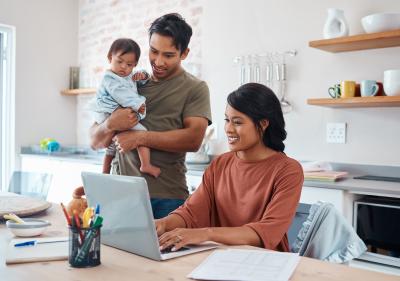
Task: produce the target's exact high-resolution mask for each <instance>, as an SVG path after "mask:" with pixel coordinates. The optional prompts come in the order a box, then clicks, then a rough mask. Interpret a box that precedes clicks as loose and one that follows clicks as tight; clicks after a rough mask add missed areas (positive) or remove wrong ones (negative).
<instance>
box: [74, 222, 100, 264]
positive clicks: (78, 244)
mask: <svg viewBox="0 0 400 281" xmlns="http://www.w3.org/2000/svg"><path fill="white" fill-rule="evenodd" d="M101 226H102V225H99V226H94V227H88V228H76V227H75V226H70V227H69V247H68V248H69V254H68V261H69V264H70V265H71V266H72V267H93V266H97V265H99V264H100V263H101V262H100V229H101ZM79 232H81V233H82V236H83V237H84V239H83V241H81V234H80V233H79Z"/></svg>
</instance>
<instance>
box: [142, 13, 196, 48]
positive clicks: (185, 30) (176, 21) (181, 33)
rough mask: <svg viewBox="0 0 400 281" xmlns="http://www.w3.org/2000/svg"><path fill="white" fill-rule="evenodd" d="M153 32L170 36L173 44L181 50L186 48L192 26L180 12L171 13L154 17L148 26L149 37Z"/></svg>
mask: <svg viewBox="0 0 400 281" xmlns="http://www.w3.org/2000/svg"><path fill="white" fill-rule="evenodd" d="M153 33H157V34H160V35H163V36H168V37H171V38H172V40H173V42H174V46H175V47H176V48H177V49H178V50H179V51H180V52H181V54H182V53H183V52H184V51H185V50H186V49H187V47H188V45H189V41H190V37H192V28H191V27H190V25H188V24H187V22H186V21H185V20H184V19H183V18H182V16H181V15H180V14H177V13H172V14H166V15H164V16H161V17H159V18H158V19H156V20H155V21H154V22H153V23H152V24H151V26H150V28H149V35H150V38H151V36H152V35H153Z"/></svg>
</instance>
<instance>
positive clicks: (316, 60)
mask: <svg viewBox="0 0 400 281" xmlns="http://www.w3.org/2000/svg"><path fill="white" fill-rule="evenodd" d="M327 8H341V9H343V10H344V11H345V17H346V19H347V21H348V23H349V26H350V35H353V34H359V33H362V32H363V30H362V26H361V22H360V19H361V18H362V17H363V16H365V15H368V14H372V13H375V12H383V11H392V12H400V1H397V0H382V1H373V0H352V1H345V0H335V1H333V0H329V1H311V0H303V1H293V0H280V1H272V0H249V1H230V0H219V1H212V0H204V12H203V13H204V14H203V20H202V24H203V27H202V32H203V33H202V36H203V38H202V54H203V65H202V69H203V78H204V79H205V80H206V81H207V82H208V84H209V87H210V90H211V95H212V112H213V119H214V122H217V123H218V129H219V133H218V138H219V140H218V141H214V145H213V152H214V153H220V152H223V151H224V150H225V149H226V148H225V137H224V134H223V118H224V117H223V113H224V109H225V101H226V96H227V95H228V94H229V93H230V92H231V91H232V90H234V89H235V88H236V87H237V86H238V85H239V81H238V79H237V77H238V75H237V71H238V69H237V68H235V66H234V63H233V58H234V57H235V56H238V55H244V54H252V53H265V52H268V51H286V50H289V49H297V50H298V55H297V56H296V57H294V58H291V59H288V80H289V81H288V93H287V98H288V99H289V100H290V102H291V103H292V104H293V106H294V110H293V111H292V112H291V113H289V114H286V115H285V119H286V122H287V131H288V139H287V141H286V144H287V149H286V152H287V154H288V155H290V156H292V157H294V158H297V159H301V160H329V161H335V162H347V163H365V164H385V165H400V108H361V109H356V108H349V109H329V108H324V107H315V106H309V105H307V104H306V100H307V99H308V98H318V97H328V94H327V89H328V87H329V86H331V85H332V84H334V83H337V82H339V81H342V80H356V81H361V80H363V79H374V80H378V81H382V80H383V71H384V70H386V69H392V68H400V48H399V47H396V48H386V49H377V50H368V51H358V52H348V53H338V54H332V53H327V52H323V51H320V50H317V49H313V48H310V47H308V42H309V41H311V40H317V39H322V30H323V25H324V22H325V19H326V16H327V11H326V10H327ZM327 122H346V123H347V124H348V131H347V132H348V134H347V143H346V144H327V143H326V141H325V134H326V123H327Z"/></svg>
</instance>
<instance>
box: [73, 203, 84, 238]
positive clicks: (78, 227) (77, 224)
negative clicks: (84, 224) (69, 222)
mask: <svg viewBox="0 0 400 281" xmlns="http://www.w3.org/2000/svg"><path fill="white" fill-rule="evenodd" d="M73 213H74V219H75V223H76V229H77V230H78V232H79V237H80V238H81V243H82V244H83V240H85V238H84V237H83V234H82V230H81V223H80V221H79V217H78V212H77V211H76V210H73Z"/></svg>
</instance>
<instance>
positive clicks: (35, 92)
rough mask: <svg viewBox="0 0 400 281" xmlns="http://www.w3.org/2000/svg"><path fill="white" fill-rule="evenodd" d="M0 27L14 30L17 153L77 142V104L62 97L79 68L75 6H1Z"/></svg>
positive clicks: (57, 0) (58, 1) (45, 0)
mask: <svg viewBox="0 0 400 281" xmlns="http://www.w3.org/2000/svg"><path fill="white" fill-rule="evenodd" d="M0 22H1V23H4V24H8V25H13V26H15V27H16V79H15V81H16V87H15V88H16V91H15V95H16V99H15V103H16V109H15V110H16V118H15V119H16V120H15V122H16V128H15V131H16V149H17V150H18V151H19V148H20V146H21V145H30V144H36V143H39V140H40V139H41V138H43V137H54V138H56V139H57V140H58V141H59V142H60V143H61V144H63V145H64V144H74V143H75V139H76V130H75V126H76V117H75V116H76V100H75V99H74V97H66V96H61V95H60V90H61V89H64V88H67V87H68V81H69V78H68V75H69V69H68V68H69V66H71V65H75V64H76V63H77V49H78V38H77V33H78V2H77V1H71V0H36V1H23V0H13V1H7V0H0Z"/></svg>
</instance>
